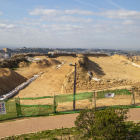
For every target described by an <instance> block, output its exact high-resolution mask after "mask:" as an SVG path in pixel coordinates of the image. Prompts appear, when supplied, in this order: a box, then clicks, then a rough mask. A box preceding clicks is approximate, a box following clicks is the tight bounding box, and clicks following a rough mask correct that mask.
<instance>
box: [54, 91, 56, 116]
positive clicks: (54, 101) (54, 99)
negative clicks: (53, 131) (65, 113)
mask: <svg viewBox="0 0 140 140" xmlns="http://www.w3.org/2000/svg"><path fill="white" fill-rule="evenodd" d="M54 114H56V102H55V94H54Z"/></svg>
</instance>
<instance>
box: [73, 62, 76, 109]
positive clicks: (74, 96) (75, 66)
mask: <svg viewBox="0 0 140 140" xmlns="http://www.w3.org/2000/svg"><path fill="white" fill-rule="evenodd" d="M75 94H76V63H75V77H74V92H73V111H75Z"/></svg>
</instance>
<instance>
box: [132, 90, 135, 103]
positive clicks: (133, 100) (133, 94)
mask: <svg viewBox="0 0 140 140" xmlns="http://www.w3.org/2000/svg"><path fill="white" fill-rule="evenodd" d="M132 94H133V101H134V105H135V95H134V91H133V88H132Z"/></svg>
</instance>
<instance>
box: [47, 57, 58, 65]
mask: <svg viewBox="0 0 140 140" xmlns="http://www.w3.org/2000/svg"><path fill="white" fill-rule="evenodd" d="M48 60H49V62H50V63H51V64H52V65H59V64H61V62H59V61H58V60H56V59H52V58H50V59H48Z"/></svg>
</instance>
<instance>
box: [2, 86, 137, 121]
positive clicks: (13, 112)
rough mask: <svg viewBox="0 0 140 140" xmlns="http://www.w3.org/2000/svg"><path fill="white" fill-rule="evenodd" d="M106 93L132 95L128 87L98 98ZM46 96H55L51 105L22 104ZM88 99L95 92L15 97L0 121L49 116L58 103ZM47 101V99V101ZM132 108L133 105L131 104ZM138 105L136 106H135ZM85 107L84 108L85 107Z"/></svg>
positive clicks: (10, 101)
mask: <svg viewBox="0 0 140 140" xmlns="http://www.w3.org/2000/svg"><path fill="white" fill-rule="evenodd" d="M106 93H115V95H122V94H123V95H132V94H131V93H130V92H129V91H128V90H127V89H120V90H106V91H100V92H97V97H96V99H101V98H105V94H106ZM44 98H46V100H47V98H54V99H53V101H54V103H53V102H52V104H51V105H41V104H40V105H22V104H20V103H21V102H20V100H38V99H39V100H41V99H44ZM86 99H88V100H89V101H90V102H91V101H92V99H93V92H84V93H76V95H75V96H74V95H73V94H61V95H56V96H54V97H53V96H44V97H36V98H15V99H9V100H5V101H4V102H5V106H6V114H3V115H0V121H1V120H6V119H12V118H18V117H34V116H47V115H49V114H53V113H57V112H56V109H57V105H58V103H65V102H73V101H74V100H75V101H79V100H86ZM46 102H47V101H46ZM24 103H26V101H24ZM126 107H128V106H126ZM130 107H131V108H132V107H133V106H130ZM135 107H136V106H135ZM83 109H84V108H83ZM67 113H78V111H77V112H75V111H72V112H71V111H70V112H69V111H68V112H67Z"/></svg>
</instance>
